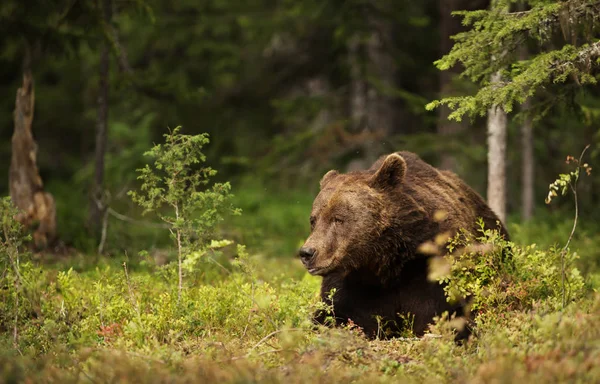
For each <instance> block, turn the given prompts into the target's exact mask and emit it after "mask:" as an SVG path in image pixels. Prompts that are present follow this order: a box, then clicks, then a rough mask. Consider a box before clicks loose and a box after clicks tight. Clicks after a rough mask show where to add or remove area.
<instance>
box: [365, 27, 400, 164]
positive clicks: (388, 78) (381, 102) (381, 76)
mask: <svg viewBox="0 0 600 384" xmlns="http://www.w3.org/2000/svg"><path fill="white" fill-rule="evenodd" d="M371 28H372V30H373V32H372V33H371V36H370V38H369V40H368V41H367V52H366V53H367V59H368V66H367V69H368V72H367V75H368V76H369V77H370V78H372V79H374V80H375V81H376V82H377V86H376V85H375V84H369V86H368V88H367V89H368V90H367V128H368V129H369V130H370V131H371V132H372V133H373V135H372V139H371V140H369V141H368V142H367V143H366V152H367V153H366V155H367V156H366V158H367V160H368V161H369V163H371V162H373V161H375V160H376V159H377V157H379V155H381V152H383V150H384V148H382V145H381V143H382V140H384V139H385V138H387V137H388V136H389V135H390V134H391V133H392V132H393V130H394V124H395V109H394V106H393V105H392V98H391V97H390V93H391V91H392V90H394V89H395V87H396V66H395V64H394V59H393V58H392V56H391V55H390V53H389V49H386V47H388V46H389V41H390V40H391V36H392V26H391V24H390V23H389V22H388V21H385V20H381V19H377V20H372V21H371Z"/></svg>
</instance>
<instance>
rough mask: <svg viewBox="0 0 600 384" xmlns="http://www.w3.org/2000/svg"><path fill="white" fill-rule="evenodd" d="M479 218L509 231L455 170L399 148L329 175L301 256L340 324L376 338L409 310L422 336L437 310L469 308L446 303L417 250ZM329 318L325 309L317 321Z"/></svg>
mask: <svg viewBox="0 0 600 384" xmlns="http://www.w3.org/2000/svg"><path fill="white" fill-rule="evenodd" d="M438 211H443V212H445V213H447V217H446V219H445V220H442V221H439V222H437V221H435V220H434V215H435V214H436V212H438ZM480 217H481V218H482V219H483V221H484V223H485V226H486V228H498V230H499V231H500V232H501V234H503V235H504V236H505V237H508V234H507V232H506V229H505V228H504V226H503V225H502V224H501V223H500V222H499V220H498V218H497V217H496V215H495V214H494V213H493V212H492V210H491V209H490V208H489V207H488V206H487V204H486V203H485V202H484V201H483V199H482V198H481V197H480V196H479V195H478V194H477V193H476V192H475V191H473V190H472V189H471V188H470V187H469V186H467V185H466V184H465V183H464V182H463V181H462V180H460V179H459V178H458V177H457V176H456V175H455V174H453V173H451V172H446V171H438V170H437V169H435V168H434V167H432V166H430V165H429V164H427V163H425V162H424V161H422V160H421V159H420V158H419V157H418V156H417V155H415V154H413V153H410V152H399V153H394V154H391V155H388V156H383V157H382V158H380V159H379V160H378V161H376V162H375V163H374V164H373V166H372V167H371V168H370V169H369V170H367V171H361V172H352V173H348V174H339V173H338V172H336V171H330V172H328V173H327V174H326V175H325V176H324V177H323V179H322V180H321V191H320V193H319V194H318V196H317V197H316V199H315V201H314V204H313V209H312V213H311V230H312V232H311V234H310V236H309V238H308V239H307V240H306V242H305V244H304V246H303V247H302V248H301V250H300V254H301V256H302V259H303V262H304V264H305V266H306V268H307V269H308V271H309V272H310V273H311V274H314V275H320V276H322V277H323V283H322V287H321V297H322V300H324V301H325V302H328V303H329V304H332V305H333V311H334V315H335V317H336V319H337V321H338V323H339V322H341V323H344V322H346V321H348V319H351V320H352V321H353V322H354V323H355V324H357V325H359V326H360V327H362V328H363V330H364V331H365V333H366V334H367V335H369V336H376V335H377V334H379V333H380V332H379V331H381V330H382V328H381V326H382V325H384V330H385V331H386V332H387V333H388V334H390V333H391V334H393V333H394V331H398V330H400V329H401V328H402V327H403V326H404V321H403V319H404V318H405V317H406V316H407V315H409V314H410V315H411V316H414V323H413V330H414V332H415V333H417V334H422V333H423V332H424V331H425V330H426V329H427V325H428V324H429V323H430V322H431V321H432V319H433V317H434V316H436V315H440V314H441V313H442V312H444V311H451V312H456V313H459V314H460V313H461V311H462V308H461V307H460V305H450V304H449V303H448V302H447V301H446V298H445V296H444V292H443V286H441V285H440V284H438V283H432V282H429V281H428V280H427V274H428V256H426V255H423V254H420V253H419V252H418V248H419V246H420V245H421V244H423V243H425V242H427V241H429V240H432V239H433V238H434V237H435V236H436V235H438V234H441V233H448V234H450V235H452V234H454V233H456V232H457V231H458V230H459V229H461V228H463V229H465V230H467V231H469V232H471V233H476V232H477V229H478V226H477V219H478V218H480ZM498 223H499V225H498ZM334 288H335V290H336V293H335V294H334V296H333V302H332V303H331V302H330V300H329V299H328V297H329V292H330V291H331V290H332V289H334ZM325 317H326V316H325V314H324V313H318V314H317V315H316V320H317V321H319V322H323V321H324V320H325ZM377 317H379V318H380V320H379V321H378V320H377Z"/></svg>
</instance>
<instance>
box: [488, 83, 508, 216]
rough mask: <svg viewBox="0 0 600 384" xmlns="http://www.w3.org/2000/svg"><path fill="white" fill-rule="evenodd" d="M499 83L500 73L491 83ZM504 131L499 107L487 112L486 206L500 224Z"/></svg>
mask: <svg viewBox="0 0 600 384" xmlns="http://www.w3.org/2000/svg"><path fill="white" fill-rule="evenodd" d="M499 81H500V73H499V72H497V73H495V74H493V75H492V78H491V82H492V83H497V82H499ZM506 130H507V116H506V112H504V110H503V109H502V107H501V106H499V105H495V106H492V107H491V108H490V109H489V110H488V126H487V131H488V190H487V199H488V204H489V205H490V207H491V208H492V210H493V211H494V212H495V213H496V214H497V215H498V217H499V218H500V220H501V221H502V222H505V221H506Z"/></svg>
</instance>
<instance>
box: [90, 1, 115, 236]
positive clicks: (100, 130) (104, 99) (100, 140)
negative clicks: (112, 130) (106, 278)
mask: <svg viewBox="0 0 600 384" xmlns="http://www.w3.org/2000/svg"><path fill="white" fill-rule="evenodd" d="M111 8H112V4H111V0H102V14H103V19H104V22H105V23H106V24H107V25H108V24H110V20H111V17H112V9H111ZM109 59H110V47H109V43H108V41H105V42H104V44H103V45H102V51H101V52H100V73H99V74H100V83H99V91H98V100H97V108H98V111H97V117H96V151H95V157H94V184H93V193H92V201H91V202H90V224H91V229H92V230H93V232H94V233H95V234H98V233H99V229H100V228H101V222H102V218H103V216H104V210H105V209H106V207H105V206H104V203H103V194H104V157H105V154H106V137H107V125H108V81H109V65H110V62H109Z"/></svg>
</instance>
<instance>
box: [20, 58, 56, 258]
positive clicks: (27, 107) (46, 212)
mask: <svg viewBox="0 0 600 384" xmlns="http://www.w3.org/2000/svg"><path fill="white" fill-rule="evenodd" d="M26 56H27V57H26V59H25V66H24V70H23V85H22V86H21V88H19V89H18V90H17V97H16V100H15V112H14V120H15V131H14V133H13V136H12V155H11V161H10V171H9V185H10V196H11V199H12V201H13V203H14V204H15V206H16V207H17V208H19V209H20V210H21V212H20V213H19V214H18V216H17V220H18V221H20V222H21V223H22V224H23V225H25V227H27V228H35V229H34V231H33V241H34V244H35V246H36V247H37V248H38V249H41V248H45V247H47V246H48V245H49V244H51V243H52V242H53V241H54V239H55V237H56V206H55V203H54V198H53V197H52V195H51V194H50V193H48V192H45V191H44V184H43V182H42V178H41V177H40V173H39V171H38V167H37V144H36V142H35V140H34V139H33V133H32V123H33V111H34V105H35V92H34V87H33V75H32V74H31V69H30V66H29V58H28V56H29V54H28V53H27V54H26ZM36 225H37V227H36Z"/></svg>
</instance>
